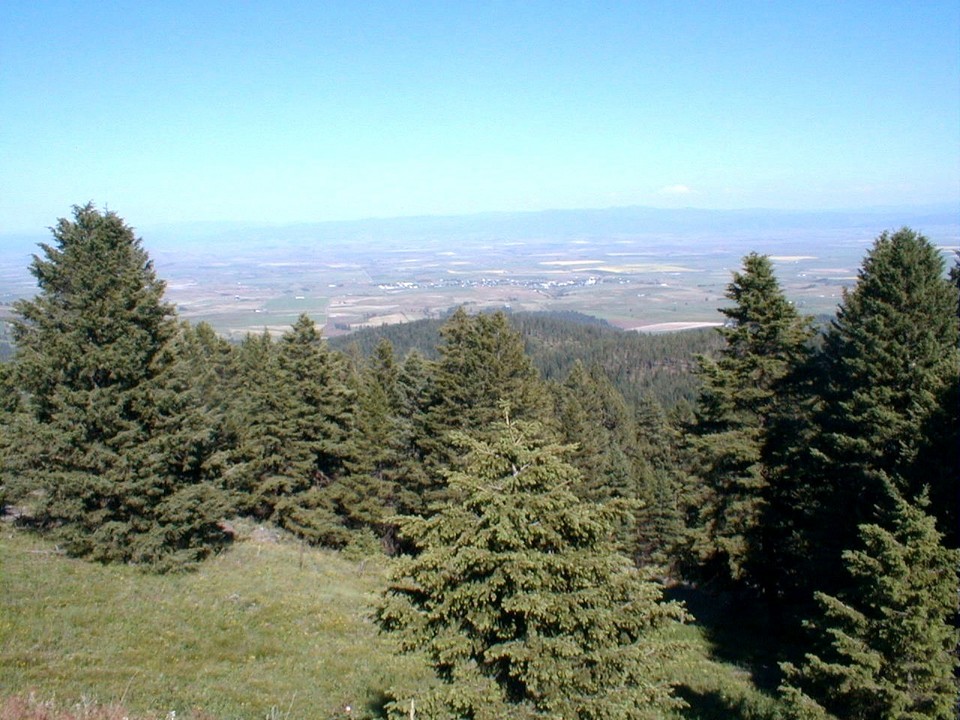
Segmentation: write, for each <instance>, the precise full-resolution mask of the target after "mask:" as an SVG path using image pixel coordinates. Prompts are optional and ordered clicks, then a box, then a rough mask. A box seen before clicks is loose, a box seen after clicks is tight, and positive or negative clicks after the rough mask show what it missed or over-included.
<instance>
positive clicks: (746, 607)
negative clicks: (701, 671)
mask: <svg viewBox="0 0 960 720" xmlns="http://www.w3.org/2000/svg"><path fill="white" fill-rule="evenodd" d="M665 595H666V596H667V598H668V599H670V600H678V601H682V602H683V603H684V604H685V605H686V607H687V609H688V610H689V611H690V612H691V614H692V615H693V617H694V619H695V621H696V623H697V624H698V625H699V626H700V627H701V628H703V631H704V635H705V636H706V638H707V640H708V641H709V642H710V646H711V655H712V657H713V659H715V660H717V661H719V662H723V663H728V664H731V665H735V666H737V667H739V668H741V669H743V670H744V671H745V672H747V673H748V674H749V675H750V679H751V681H752V682H753V684H754V685H755V686H756V687H757V689H758V690H761V691H763V692H767V693H773V692H775V691H776V689H777V686H778V685H779V684H780V679H781V674H780V668H779V665H778V662H779V661H780V660H781V659H782V657H783V649H784V642H785V638H784V636H783V634H782V633H781V631H780V628H778V627H777V626H776V623H775V622H773V621H771V619H770V618H769V616H768V613H767V612H766V610H765V608H763V607H762V606H760V605H758V604H757V603H754V602H750V601H748V600H744V599H740V598H737V597H734V596H733V595H730V594H724V593H710V592H707V591H705V590H701V589H698V588H695V587H691V586H675V587H672V588H669V589H668V590H667V591H666V593H665Z"/></svg>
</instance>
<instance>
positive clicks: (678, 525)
mask: <svg viewBox="0 0 960 720" xmlns="http://www.w3.org/2000/svg"><path fill="white" fill-rule="evenodd" d="M634 414H635V418H636V419H635V427H636V431H637V436H636V440H635V443H634V453H635V455H636V456H637V457H638V458H641V459H642V461H643V462H642V466H641V474H640V477H639V495H638V499H639V500H640V502H641V507H640V509H639V510H638V512H637V515H636V536H635V538H634V552H635V556H636V559H637V562H638V563H639V564H640V565H650V566H658V567H661V568H663V569H665V570H666V571H667V572H668V573H671V574H673V573H674V572H675V570H676V563H677V556H678V554H679V552H678V547H679V546H681V545H682V543H683V539H684V531H685V528H684V523H683V512H682V510H681V508H682V506H683V498H682V497H681V493H682V491H683V486H682V482H681V480H682V476H681V472H682V471H681V469H680V468H681V464H682V463H681V460H680V445H681V440H680V433H679V432H678V431H677V429H676V427H674V425H673V424H672V423H671V422H670V421H669V420H668V418H667V415H666V413H665V412H664V411H663V407H661V405H660V403H658V402H657V401H656V400H655V399H654V398H653V397H652V396H645V397H642V398H641V399H640V401H639V402H638V404H637V407H636V408H635V412H634Z"/></svg>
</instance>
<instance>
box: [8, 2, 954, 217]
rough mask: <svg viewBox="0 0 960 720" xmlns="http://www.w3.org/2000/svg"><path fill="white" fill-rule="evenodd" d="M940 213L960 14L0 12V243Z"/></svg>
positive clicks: (568, 6) (929, 6)
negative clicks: (51, 231) (739, 214)
mask: <svg viewBox="0 0 960 720" xmlns="http://www.w3.org/2000/svg"><path fill="white" fill-rule="evenodd" d="M87 200H93V201H94V202H96V203H97V204H98V205H100V206H104V205H107V206H109V207H110V208H111V209H113V210H116V211H117V212H119V213H120V214H121V215H122V216H123V217H124V218H126V219H127V220H128V221H129V222H131V223H132V224H134V225H136V226H138V227H143V226H145V225H150V224H154V223H166V222H181V221H198V220H211V221H223V220H236V221H250V222H280V223H288V222H298V221H318V220H333V219H354V218H362V217H371V216H381V217H384V216H395V215H422V214H459V213H469V212H476V211H487V210H527V209H529V210H535V209H546V208H569V207H608V206H616V205H652V206H665V207H676V206H691V207H704V208H744V207H773V208H788V209H819V208H837V207H844V208H847V207H866V206H876V205H891V204H893V205H904V204H926V203H943V202H958V203H960V3H958V2H957V1H956V0H949V1H947V2H938V1H934V0H923V1H922V2H921V1H918V2H907V1H905V0H896V1H894V2H885V1H883V0H871V1H866V2H856V1H852V0H845V1H843V2H838V1H836V0H829V1H826V2H820V1H819V0H794V1H790V2H787V1H776V0H765V1H762V2H746V1H745V2H738V1H736V0H728V1H725V2H719V1H717V2H711V1H710V0H703V1H699V0H697V1H690V2H674V1H673V0H663V1H662V2H643V1H639V0H635V1H633V2H628V1H624V2H604V1H603V0H589V1H587V2H563V1H562V0H550V1H548V2H535V1H530V2H519V1H517V2H498V1H496V0H477V1H476V2H469V1H467V0H463V1H461V0H446V1H443V2H430V1H429V0H415V1H404V2H373V1H366V0H344V1H343V2H322V1H318V0H294V1H292V2H288V1H286V0H263V1H261V2H253V1H251V2H244V1H242V0H231V1H229V2H218V1H217V0H187V1H185V2H180V1H179V0H154V1H151V0H135V1H131V2H112V1H111V0H95V1H86V0H76V1H69V0H4V1H3V2H2V3H0V232H26V231H37V230H42V229H43V228H44V227H46V226H48V225H51V224H53V222H54V221H55V220H56V218H57V217H60V216H64V215H67V214H69V212H70V206H71V205H73V204H76V203H84V202H86V201H87Z"/></svg>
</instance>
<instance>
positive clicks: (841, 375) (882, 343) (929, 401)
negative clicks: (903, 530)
mask: <svg viewBox="0 0 960 720" xmlns="http://www.w3.org/2000/svg"><path fill="white" fill-rule="evenodd" d="M824 354H825V362H826V378H827V386H826V389H825V397H824V403H823V409H822V412H821V413H820V414H819V417H818V433H819V437H817V438H814V442H813V446H814V447H813V454H814V457H813V458H812V460H813V462H812V463H811V465H810V467H809V468H808V472H809V473H810V477H809V480H810V481H812V484H813V485H814V486H815V487H817V488H818V491H819V495H818V497H816V498H814V499H813V502H814V508H815V513H814V515H813V517H812V519H811V522H810V527H809V529H808V531H809V533H810V535H811V540H810V544H811V545H813V546H819V547H821V548H823V553H822V557H821V558H818V559H817V561H818V567H817V568H816V572H817V577H818V579H819V581H820V582H821V583H822V584H821V585H820V589H821V590H824V591H826V592H828V593H830V594H835V593H836V591H837V590H838V589H839V587H840V586H841V582H842V570H841V568H840V563H839V561H840V555H841V553H842V551H843V550H846V549H848V548H851V547H853V546H854V544H855V542H856V539H857V527H858V526H859V525H861V524H870V523H873V522H874V521H875V517H874V516H875V508H876V507H877V506H879V505H881V504H882V502H883V499H884V498H885V496H886V490H885V483H886V482H887V480H886V478H888V477H890V478H895V481H896V483H897V487H896V489H897V491H898V492H899V493H901V494H903V495H904V496H905V497H906V498H907V499H908V500H913V499H915V498H917V497H919V496H920V495H921V494H923V493H924V492H927V491H928V490H929V495H930V497H934V498H937V499H938V501H940V500H941V499H942V498H946V497H950V495H951V494H953V492H955V488H956V482H957V480H956V476H955V475H954V476H953V477H944V476H943V475H942V474H941V473H939V472H934V473H927V472H924V470H925V469H926V468H929V467H935V466H937V465H944V466H948V467H949V466H950V465H954V466H955V463H956V458H955V455H954V453H955V452H956V448H955V447H944V445H945V443H942V442H940V443H937V442H934V443H933V444H932V445H931V443H930V440H931V438H930V436H929V435H928V432H929V430H930V424H931V422H932V421H933V420H934V419H938V418H937V416H938V415H939V414H940V413H941V412H943V411H942V410H941V408H942V404H943V402H944V401H946V400H948V398H949V397H950V395H951V388H952V387H953V385H954V384H955V383H956V381H957V377H958V374H960V350H958V327H957V291H956V288H955V287H954V286H953V285H952V284H951V283H950V281H949V280H948V279H947V278H946V277H945V273H944V262H943V258H942V257H941V255H940V252H939V251H938V250H937V248H936V247H935V246H934V245H933V244H932V243H931V242H930V241H929V240H928V239H927V238H925V237H924V236H922V235H920V234H918V233H916V232H914V231H912V230H909V229H906V228H904V229H902V230H899V231H897V232H896V233H893V234H890V233H883V234H882V235H880V237H879V238H877V241H876V242H875V244H874V246H873V247H872V249H871V250H870V252H869V254H868V255H867V257H866V259H865V260H864V263H863V267H862V269H861V270H860V273H859V276H858V280H857V285H856V286H855V288H854V289H853V290H852V291H851V292H846V293H844V297H843V303H842V305H841V307H840V310H839V311H838V314H837V318H836V320H835V321H834V323H833V325H832V327H831V329H830V331H829V333H828V334H827V337H826V344H825V348H824ZM956 412H957V410H956V407H953V408H948V409H947V411H946V417H945V418H943V420H944V421H945V422H944V424H946V425H949V424H950V423H951V422H952V423H955V422H956V419H955V417H956ZM951 417H952V418H953V419H952V420H951V419H950V418H951ZM924 452H928V453H930V452H933V453H937V452H942V453H945V455H940V456H936V455H927V456H925V457H924V456H922V453H924ZM931 484H932V487H930V485H931ZM950 488H954V490H953V491H951V489H950ZM949 506H950V504H949V503H944V505H943V506H934V507H932V508H931V511H932V512H933V513H934V514H935V515H936V516H937V518H938V520H939V521H940V522H941V527H944V528H945V529H947V528H946V527H945V526H946V524H947V523H946V522H945V521H946V520H947V518H949V517H951V516H952V517H956V515H955V512H956V510H955V508H952V509H948V507H949ZM951 532H955V529H954V530H951Z"/></svg>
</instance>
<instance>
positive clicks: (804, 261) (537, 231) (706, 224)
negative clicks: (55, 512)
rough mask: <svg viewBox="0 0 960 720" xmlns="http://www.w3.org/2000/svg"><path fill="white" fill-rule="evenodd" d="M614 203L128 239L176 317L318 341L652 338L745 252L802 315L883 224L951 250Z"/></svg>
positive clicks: (3, 292) (953, 232)
mask: <svg viewBox="0 0 960 720" xmlns="http://www.w3.org/2000/svg"><path fill="white" fill-rule="evenodd" d="M628 210H629V209H620V210H609V211H571V212H570V213H567V214H566V215H564V214H563V213H554V214H551V213H529V214H517V215H509V214H508V215H505V216H503V217H501V216H497V215H493V216H491V217H487V216H477V217H472V216H471V217H466V218H398V219H393V220H383V221H365V222H364V221H359V222H354V223H340V224H338V223H326V224H317V225H308V226H294V227H288V228H284V227H277V228H261V229H256V228H251V229H247V230H237V229H231V230H223V231H213V230H210V229H206V230H204V231H202V232H198V231H196V230H193V231H190V230H189V229H183V230H179V231H171V230H169V229H168V230H165V231H162V232H156V233H154V234H150V233H148V232H144V233H143V242H144V246H145V247H146V249H147V250H148V252H150V254H151V257H152V258H153V260H154V263H155V267H156V269H157V272H158V274H159V275H160V277H161V278H163V279H165V280H166V281H167V297H168V299H169V300H170V301H171V302H173V303H174V304H175V305H176V306H177V309H178V311H179V314H180V316H181V317H183V318H185V319H188V320H190V321H193V322H198V321H206V322H209V323H210V324H211V325H213V326H214V328H216V329H217V330H218V331H219V332H220V333H221V334H223V335H225V336H228V337H234V338H238V337H242V336H243V335H244V334H246V333H247V332H261V331H263V330H264V329H266V330H267V331H269V332H271V333H274V334H278V333H281V332H283V330H284V329H286V328H287V327H289V326H290V324H291V323H292V322H293V321H294V320H295V319H296V318H297V316H298V315H300V314H301V313H306V314H308V315H310V316H311V317H312V318H313V319H314V320H315V321H316V322H317V323H318V324H319V325H321V326H322V327H323V328H324V332H325V333H326V334H327V335H328V336H329V335H338V334H342V333H345V332H349V331H352V330H355V329H357V328H361V327H369V326H375V325H382V324H392V323H398V322H408V321H413V320H419V319H423V318H431V317H439V316H442V315H443V314H444V313H446V312H447V311H449V310H450V309H451V308H453V307H456V306H459V305H465V306H467V308H468V309H471V310H477V309H492V308H504V309H513V310H528V311H536V310H573V311H578V312H582V313H586V314H590V315H594V316H596V317H599V318H602V319H604V320H607V321H609V322H611V323H612V324H614V325H617V326H619V327H622V328H625V329H636V330H649V331H655V332H656V331H667V330H673V329H682V328H685V327H691V326H702V325H705V324H718V323H720V322H721V321H722V320H723V316H722V315H721V314H720V313H719V312H718V311H717V308H718V307H721V306H722V305H723V304H724V303H725V302H726V301H725V298H724V292H725V289H726V286H727V284H728V283H729V282H730V277H731V273H732V272H733V271H735V270H736V269H737V268H738V267H739V266H740V263H741V261H742V258H743V256H744V255H746V254H747V253H749V252H751V251H757V252H761V253H764V254H768V255H770V256H771V259H772V260H773V262H774V265H775V268H776V270H777V273H778V277H779V279H780V282H781V284H782V286H783V288H784V291H785V293H786V295H787V297H788V298H789V299H790V300H792V301H793V302H795V303H796V304H797V306H798V307H799V308H800V309H801V311H802V312H805V313H808V314H812V315H824V314H832V313H833V312H834V310H835V309H836V306H837V303H838V302H839V300H840V297H841V293H842V291H843V288H844V287H849V286H851V285H852V284H853V283H854V282H855V280H856V273H857V268H858V267H859V265H860V262H861V261H862V259H863V256H864V254H865V253H866V251H867V249H868V248H869V247H870V245H871V244H872V242H873V240H874V239H875V237H876V235H877V234H879V233H880V232H881V231H883V230H884V229H887V228H890V227H894V226H896V225H898V224H906V223H908V222H913V223H914V224H915V225H917V226H918V227H920V228H921V229H924V230H925V231H926V232H928V234H929V236H930V237H931V239H932V240H934V242H936V243H937V244H939V245H940V246H941V247H943V248H944V251H945V253H949V252H950V250H951V249H952V248H955V247H956V246H957V245H958V243H960V228H958V225H957V222H956V219H955V218H953V217H952V216H950V215H949V214H946V215H944V214H940V215H936V216H933V217H925V216H924V217H915V216H911V215H909V214H906V215H905V216H904V217H903V220H902V222H900V221H898V220H894V219H893V218H894V217H898V216H892V215H890V214H886V215H884V214H873V215H870V214H868V215H866V216H856V217H855V218H853V219H851V218H849V217H847V216H830V215H828V216H820V215H809V216H801V217H799V218H798V217H794V216H780V215H776V214H772V215H771V214H753V215H750V214H747V215H743V214H737V213H730V212H728V213H719V212H718V213H714V214H713V215H711V214H709V213H706V214H705V215H704V214H701V215H697V216H695V217H694V220H691V219H690V217H687V216H686V215H682V214H681V215H677V216H670V217H661V216H659V215H656V214H652V215H651V214H650V213H651V212H652V211H649V210H647V211H644V210H643V209H636V210H635V211H634V215H629V212H628ZM644 212H646V213H647V214H644ZM690 212H691V213H693V212H695V211H690ZM701 212H703V211H701ZM618 213H619V214H618ZM625 213H626V215H625ZM674 226H676V227H674ZM741 226H742V227H741ZM191 233H192V234H191ZM45 240H46V238H44V237H42V236H41V237H38V238H37V242H43V241H45ZM18 248H19V250H18ZM0 250H3V252H2V253H0V319H3V318H4V317H9V315H10V308H9V304H10V302H11V301H12V300H14V299H16V298H17V297H24V296H28V295H30V294H31V292H32V288H33V285H32V282H31V278H30V276H29V274H28V272H27V266H28V265H29V262H30V254H31V252H32V251H33V250H35V243H34V244H33V245H29V246H28V245H24V244H23V243H21V244H20V245H19V246H16V247H15V246H13V245H11V244H9V243H8V244H7V245H6V246H5V247H0Z"/></svg>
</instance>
